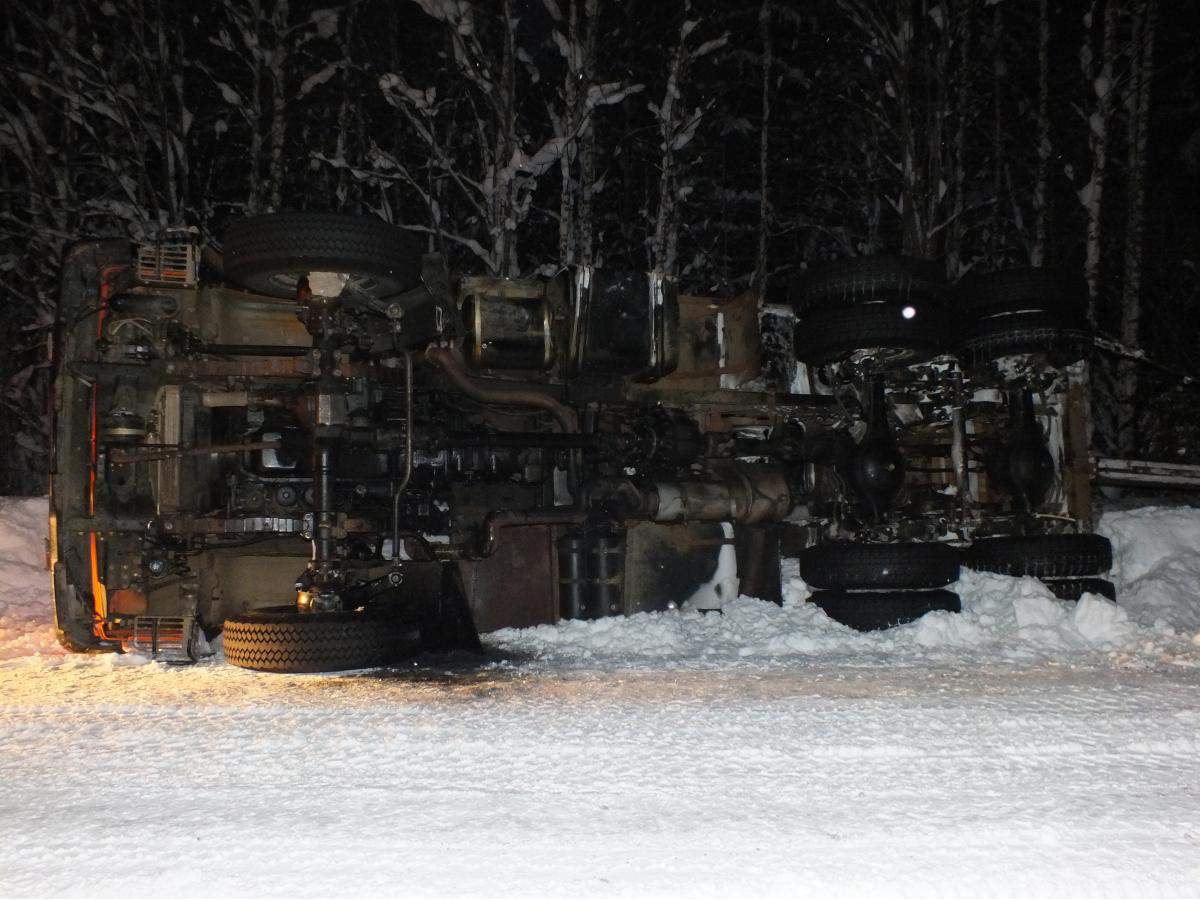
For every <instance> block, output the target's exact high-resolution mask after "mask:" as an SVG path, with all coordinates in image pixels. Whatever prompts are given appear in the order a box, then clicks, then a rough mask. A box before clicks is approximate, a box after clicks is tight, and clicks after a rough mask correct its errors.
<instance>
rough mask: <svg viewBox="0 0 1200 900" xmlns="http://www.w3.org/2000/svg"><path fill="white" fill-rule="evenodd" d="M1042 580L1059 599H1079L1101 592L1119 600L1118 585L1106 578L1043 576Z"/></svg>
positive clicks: (1103, 595) (1106, 596)
mask: <svg viewBox="0 0 1200 900" xmlns="http://www.w3.org/2000/svg"><path fill="white" fill-rule="evenodd" d="M1041 582H1042V584H1044V585H1045V586H1046V587H1048V588H1050V591H1051V593H1053V594H1054V596H1055V597H1057V598H1058V599H1059V600H1078V599H1079V598H1080V597H1082V596H1083V595H1084V594H1099V595H1100V596H1101V597H1104V598H1105V599H1107V600H1111V601H1112V602H1113V603H1116V602H1117V586H1116V585H1115V584H1113V583H1112V582H1111V581H1109V580H1108V579H1106V578H1043V579H1041Z"/></svg>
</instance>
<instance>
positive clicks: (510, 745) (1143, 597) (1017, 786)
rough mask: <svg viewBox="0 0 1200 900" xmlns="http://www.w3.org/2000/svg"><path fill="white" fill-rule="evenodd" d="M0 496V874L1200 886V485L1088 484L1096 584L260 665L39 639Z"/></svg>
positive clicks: (140, 887)
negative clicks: (1194, 493)
mask: <svg viewBox="0 0 1200 900" xmlns="http://www.w3.org/2000/svg"><path fill="white" fill-rule="evenodd" d="M45 515H46V504H45V501H44V500H42V499H35V500H3V499H0V786H2V787H0V896H11V895H19V896H25V895H55V896H82V895H87V896H105V897H114V896H121V897H131V896H133V897H138V896H146V895H164V894H165V895H172V896H229V895H236V896H283V895H287V896H318V895H320V896H328V895H347V894H352V895H356V896H359V895H372V894H375V895H378V894H388V895H394V894H397V893H404V894H415V895H421V896H427V895H431V896H447V895H454V896H488V897H526V896H530V895H533V896H566V895H570V896H573V897H593V896H606V897H607V896H664V895H671V896H675V895H678V894H679V893H680V891H681V890H682V891H686V893H688V894H694V895H698V896H730V895H735V896H788V897H821V898H826V897H830V898H835V897H855V896H946V897H961V896H1016V895H1020V896H1067V897H1083V896H1096V895H1100V894H1103V895H1104V896H1108V897H1126V896H1200V646H1198V645H1197V644H1196V643H1194V642H1193V641H1194V639H1195V637H1196V635H1197V630H1198V629H1200V553H1198V552H1197V547H1200V510H1194V509H1184V508H1166V507H1156V508H1141V509H1130V510H1121V511H1115V512H1110V513H1108V514H1106V515H1105V517H1104V518H1103V520H1102V523H1101V530H1102V531H1103V533H1105V534H1107V535H1109V536H1110V537H1111V538H1112V539H1113V541H1114V546H1115V557H1116V565H1115V568H1114V576H1113V577H1114V580H1115V581H1116V583H1117V586H1118V590H1119V597H1120V601H1121V602H1120V604H1119V605H1114V604H1112V603H1110V602H1108V601H1107V600H1104V599H1103V598H1100V597H1097V596H1094V595H1089V596H1086V597H1085V598H1084V599H1083V600H1081V601H1080V602H1079V603H1063V602H1060V601H1057V600H1053V599H1052V598H1051V597H1050V595H1049V592H1048V591H1046V589H1045V588H1044V587H1043V586H1042V585H1041V584H1040V583H1039V582H1037V581H1035V580H1033V579H1013V578H1004V577H1001V576H995V575H989V574H983V573H973V572H968V573H965V574H964V576H963V578H962V580H961V581H960V582H959V584H958V585H957V589H958V590H959V592H960V593H961V595H962V598H963V607H964V611H963V613H962V614H960V615H951V614H948V613H933V614H931V615H929V616H926V617H925V618H924V619H922V620H920V621H918V622H915V623H912V624H910V625H906V626H903V627H900V628H896V629H892V630H890V631H887V632H878V633H873V634H859V633H856V632H852V631H850V630H849V629H846V628H844V627H842V626H840V625H838V624H836V623H834V622H831V621H830V620H829V619H828V618H827V617H826V616H825V615H824V614H823V613H822V612H821V611H820V610H818V609H816V608H815V607H812V606H811V604H806V603H805V602H804V598H805V597H806V596H807V588H806V586H805V585H804V584H803V582H802V581H801V580H800V578H799V576H798V573H797V571H796V568H795V565H794V563H791V562H789V563H787V564H786V571H785V573H784V575H785V585H786V591H785V593H786V603H785V604H784V605H783V606H782V607H777V606H774V605H771V604H766V603H762V602H759V601H755V600H750V599H748V598H739V599H736V600H732V601H727V602H726V603H725V604H724V610H723V612H722V613H716V612H708V613H701V612H698V611H695V610H690V611H689V610H687V609H685V610H682V611H673V612H670V613H660V614H643V615H640V616H635V617H632V618H630V619H606V620H601V621H598V622H589V623H579V622H576V623H567V624H560V625H556V626H543V627H541V628H536V629H528V630H507V631H503V632H499V633H497V634H495V635H492V636H490V638H489V641H488V642H489V645H490V653H489V657H488V658H487V659H486V660H485V661H484V662H483V663H477V662H475V661H471V660H456V659H441V660H432V659H430V660H419V661H417V662H415V663H412V664H410V665H406V666H401V667H397V668H394V669H391V670H386V671H380V672H359V673H347V674H343V675H337V676H266V675H259V674H255V673H251V672H246V671H243V670H239V669H235V668H233V667H230V666H227V665H225V664H224V663H223V661H222V660H221V659H220V658H219V657H216V658H213V659H210V660H206V661H204V662H202V663H201V664H199V665H196V666H190V667H189V666H185V667H172V666H167V665H165V664H162V663H154V662H149V661H147V660H145V659H142V658H137V657H127V656H124V657H123V656H117V655H112V654H108V655H102V656H78V655H68V654H65V653H63V652H62V651H61V650H60V649H59V648H58V647H57V645H56V644H55V643H54V640H53V637H52V635H51V628H50V625H49V612H48V610H49V596H48V577H47V574H46V572H45V570H44V568H43V560H44V552H45V549H44V548H45V545H44V536H45Z"/></svg>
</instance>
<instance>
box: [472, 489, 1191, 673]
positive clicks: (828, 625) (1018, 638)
mask: <svg viewBox="0 0 1200 900" xmlns="http://www.w3.org/2000/svg"><path fill="white" fill-rule="evenodd" d="M1100 531H1101V533H1103V534H1104V535H1106V536H1107V537H1109V538H1110V539H1111V540H1112V542H1113V550H1114V558H1115V564H1114V569H1113V575H1112V576H1111V577H1112V579H1113V580H1114V581H1115V583H1116V585H1117V592H1118V593H1117V596H1118V600H1119V601H1120V602H1119V604H1115V603H1112V602H1110V601H1108V600H1106V599H1105V598H1103V597H1100V596H1097V595H1095V594H1087V595H1085V596H1084V597H1083V598H1082V599H1081V600H1080V601H1079V602H1078V603H1068V602H1064V601H1061V600H1057V599H1055V598H1054V596H1053V594H1051V592H1050V591H1049V590H1048V589H1047V588H1046V587H1045V585H1043V584H1042V583H1041V582H1040V581H1038V580H1037V579H1035V578H1009V577H1006V576H1002V575H992V574H990V573H986V572H971V571H964V572H963V575H962V578H961V579H960V580H959V581H958V583H957V584H956V585H954V590H956V591H957V592H958V594H959V596H960V597H961V598H962V605H963V610H962V612H961V613H959V614H954V613H947V612H934V613H929V614H928V615H926V616H923V617H922V618H921V619H919V620H917V621H916V622H913V623H911V624H909V625H904V626H901V627H899V628H893V629H890V630H888V631H882V632H873V633H866V634H863V633H859V632H856V631H853V630H852V629H850V628H847V627H846V626H844V625H840V624H839V623H837V622H834V621H833V620H832V619H830V618H829V617H828V616H826V615H825V613H824V612H822V611H821V610H820V609H817V608H816V607H814V606H812V605H810V604H808V603H805V602H804V601H805V600H806V599H807V598H808V596H809V593H810V592H809V589H808V586H807V585H805V583H804V581H803V580H802V579H801V578H800V576H799V571H798V568H797V566H796V562H795V560H785V562H784V603H783V606H782V607H779V606H775V605H774V604H770V603H763V602H761V601H758V600H753V599H751V598H748V597H741V598H739V599H738V600H737V601H735V602H733V603H727V604H726V605H725V607H724V610H723V613H722V614H717V613H712V612H709V613H699V612H695V611H681V612H675V611H672V612H665V613H643V614H641V615H637V616H633V617H631V618H629V619H603V620H600V621H596V622H560V623H559V624H557V625H543V626H540V627H538V628H532V629H520V630H518V629H505V630H503V631H499V632H496V633H495V634H492V635H490V636H489V637H488V640H489V641H490V642H491V643H492V645H493V646H495V647H496V648H497V649H498V650H500V651H501V652H503V653H506V654H511V655H513V656H517V657H526V658H533V659H540V660H547V661H553V662H555V663H556V664H559V665H562V664H570V663H579V664H582V665H589V664H596V663H603V664H613V663H616V664H627V665H642V664H648V663H655V662H657V663H663V662H667V663H671V664H682V665H688V664H701V665H703V664H705V663H728V662H729V661H734V660H754V661H759V662H771V661H786V662H788V663H789V664H795V663H797V662H804V661H806V660H814V661H818V660H819V661H821V662H837V663H840V664H845V665H878V664H889V665H928V664H948V663H955V662H970V663H973V664H987V663H993V662H1000V663H1015V662H1038V661H1046V662H1053V661H1087V660H1094V661H1100V660H1104V659H1111V660H1115V661H1117V662H1119V663H1122V664H1135V665H1150V664H1155V663H1159V662H1167V663H1175V664H1180V665H1188V666H1192V665H1197V666H1200V645H1198V643H1197V642H1198V641H1200V634H1198V632H1200V510H1198V509H1191V508H1159V507H1146V508H1142V509H1134V510H1126V511H1120V512H1113V513H1109V514H1107V515H1105V517H1104V519H1103V520H1102V524H1101V528H1100Z"/></svg>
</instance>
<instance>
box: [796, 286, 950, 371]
mask: <svg viewBox="0 0 1200 900" xmlns="http://www.w3.org/2000/svg"><path fill="white" fill-rule="evenodd" d="M906 310H911V311H910V312H908V315H907V316H906V315H905V312H906ZM913 313H915V315H914V314H913ZM949 336H950V327H949V322H948V321H947V318H946V313H945V311H944V310H943V309H942V308H941V307H940V306H939V305H938V304H936V303H932V302H929V301H925V302H923V303H922V302H919V301H913V302H912V303H910V304H904V305H902V304H899V303H882V302H881V303H864V304H862V305H861V306H848V307H845V308H842V309H838V308H829V309H817V310H814V311H812V312H810V313H808V314H806V315H805V316H804V317H803V318H802V319H801V320H800V321H799V322H798V323H797V325H796V340H795V346H796V358H797V359H799V360H800V361H801V362H805V363H808V364H809V365H814V366H820V365H825V364H827V363H831V362H838V361H841V360H844V359H846V358H848V357H849V356H851V355H852V354H853V353H855V352H856V351H876V357H877V358H876V363H877V365H878V366H879V367H894V366H904V365H909V364H911V363H914V362H920V361H922V360H926V359H931V358H932V357H934V356H937V355H938V354H939V353H942V352H943V351H944V350H945V349H946V347H947V346H948V345H949V343H950V341H949Z"/></svg>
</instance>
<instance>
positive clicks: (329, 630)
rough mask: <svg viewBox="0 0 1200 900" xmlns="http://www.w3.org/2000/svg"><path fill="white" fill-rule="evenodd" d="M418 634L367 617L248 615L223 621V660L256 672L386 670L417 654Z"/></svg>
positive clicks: (277, 610)
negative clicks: (406, 657) (387, 667)
mask: <svg viewBox="0 0 1200 900" xmlns="http://www.w3.org/2000/svg"><path fill="white" fill-rule="evenodd" d="M419 645H420V640H419V635H418V634H417V632H416V631H415V629H412V628H409V627H407V626H405V625H404V624H402V623H400V622H398V621H397V620H396V619H394V618H392V617H389V616H384V615H379V614H372V613H369V612H360V611H354V612H330V613H300V612H297V611H296V610H295V609H294V608H292V607H273V608H268V609H259V610H253V611H251V612H247V613H241V614H240V615H236V616H231V617H230V618H228V619H226V620H225V632H224V647H225V660H226V662H228V663H230V664H231V665H235V666H240V667H242V668H244V669H257V670H258V671H260V672H285V673H298V672H343V671H346V670H347V669H374V668H378V667H380V666H387V665H391V664H393V663H395V662H398V661H399V660H400V659H402V658H403V657H405V656H411V655H414V654H415V653H416V652H417V650H418V649H419Z"/></svg>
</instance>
